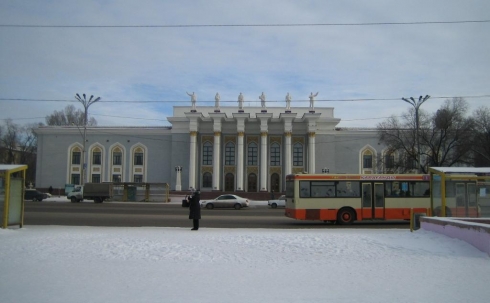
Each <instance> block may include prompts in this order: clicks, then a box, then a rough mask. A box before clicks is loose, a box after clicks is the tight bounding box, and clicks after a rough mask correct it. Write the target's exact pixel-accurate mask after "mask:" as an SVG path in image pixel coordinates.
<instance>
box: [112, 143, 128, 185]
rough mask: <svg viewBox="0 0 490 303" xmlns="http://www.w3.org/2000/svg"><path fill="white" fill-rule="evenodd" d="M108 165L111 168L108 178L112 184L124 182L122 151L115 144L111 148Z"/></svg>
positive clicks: (119, 146) (120, 147)
mask: <svg viewBox="0 0 490 303" xmlns="http://www.w3.org/2000/svg"><path fill="white" fill-rule="evenodd" d="M109 161H110V162H109V164H110V166H111V169H110V175H109V178H110V180H112V182H116V183H117V182H123V181H124V164H125V161H124V149H123V147H122V146H121V145H119V144H118V143H116V144H115V145H113V146H111V155H110V160H109Z"/></svg>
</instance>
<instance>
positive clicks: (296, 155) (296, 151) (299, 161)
mask: <svg viewBox="0 0 490 303" xmlns="http://www.w3.org/2000/svg"><path fill="white" fill-rule="evenodd" d="M293 166H303V145H299V146H296V145H295V146H294V147H293Z"/></svg>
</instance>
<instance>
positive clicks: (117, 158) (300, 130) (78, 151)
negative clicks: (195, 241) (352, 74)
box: [35, 106, 387, 192]
mask: <svg viewBox="0 0 490 303" xmlns="http://www.w3.org/2000/svg"><path fill="white" fill-rule="evenodd" d="M168 121H169V122H170V123H171V126H161V127H99V126H97V127H88V128H87V136H86V138H87V140H86V150H87V164H86V182H108V181H117V182H166V183H169V184H170V188H171V189H172V190H174V189H175V188H176V183H177V182H176V176H177V172H176V171H177V169H176V167H178V166H180V167H182V171H181V172H179V173H181V182H182V183H181V188H182V190H187V189H189V188H199V189H200V190H201V191H227V192H234V191H246V192H260V191H271V190H274V191H275V192H282V191H284V190H285V176H286V175H287V174H291V173H301V172H308V173H322V172H329V173H375V172H385V170H386V169H387V168H386V167H382V165H381V163H382V161H380V160H381V159H383V157H384V156H385V155H384V154H383V152H384V147H383V146H382V145H379V143H378V135H377V131H376V130H375V129H339V128H336V126H337V125H338V123H339V122H340V119H339V118H335V117H334V109H333V108H331V107H324V108H318V107H317V108H315V109H314V110H312V108H308V107H296V108H295V107H291V108H290V109H289V110H287V111H286V110H284V109H283V108H274V107H273V108H268V109H266V110H264V108H263V107H244V108H243V109H242V110H239V109H237V108H236V107H221V108H220V109H219V110H216V108H215V107H196V108H195V109H194V108H193V107H190V106H175V107H174V108H173V116H172V117H168ZM82 131H83V130H82ZM35 132H36V134H37V135H38V150H37V170H36V185H37V186H38V187H41V188H44V187H46V188H47V187H49V186H53V187H56V188H60V187H64V185H65V184H80V183H81V178H82V173H81V172H82V163H83V161H82V157H83V152H82V151H83V137H82V135H81V130H79V129H78V128H77V127H74V126H44V127H39V128H37V129H36V130H35ZM179 186H180V184H179Z"/></svg>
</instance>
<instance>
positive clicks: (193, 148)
mask: <svg viewBox="0 0 490 303" xmlns="http://www.w3.org/2000/svg"><path fill="white" fill-rule="evenodd" d="M190 136H191V138H190V139H191V144H190V156H189V158H190V159H189V188H192V189H195V188H196V169H197V167H196V156H197V132H196V131H191V133H190Z"/></svg>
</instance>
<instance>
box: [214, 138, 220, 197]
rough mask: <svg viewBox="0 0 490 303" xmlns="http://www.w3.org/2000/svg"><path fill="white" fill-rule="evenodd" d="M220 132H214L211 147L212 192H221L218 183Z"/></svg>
mask: <svg viewBox="0 0 490 303" xmlns="http://www.w3.org/2000/svg"><path fill="white" fill-rule="evenodd" d="M220 139H221V132H219V131H215V132H214V147H213V190H221V186H220V183H219V180H220V171H221V163H220V159H221V153H220V145H221V140H220Z"/></svg>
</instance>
